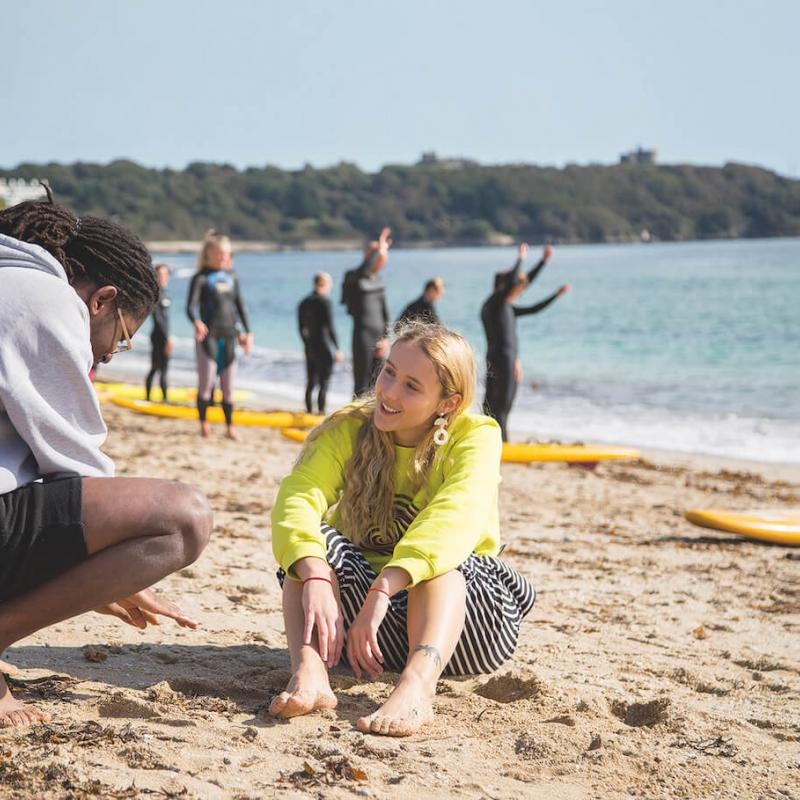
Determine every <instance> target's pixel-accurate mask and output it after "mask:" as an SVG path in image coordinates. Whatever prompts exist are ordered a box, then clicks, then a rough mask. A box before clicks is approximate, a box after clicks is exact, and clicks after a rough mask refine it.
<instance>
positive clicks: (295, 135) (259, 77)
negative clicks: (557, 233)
mask: <svg viewBox="0 0 800 800" xmlns="http://www.w3.org/2000/svg"><path fill="white" fill-rule="evenodd" d="M0 19H1V20H2V31H0V63H2V81H0V108H2V113H0V166H2V167H4V168H10V167H14V166H16V165H17V164H19V163H20V162H23V161H33V162H46V161H59V162H73V161H77V160H81V161H92V162H100V163H106V162H108V161H110V160H113V159H115V158H129V159H132V160H134V161H137V162H139V163H141V164H144V165H147V166H155V167H164V166H169V167H174V168H181V167H184V166H185V165H186V164H188V163H189V162H191V161H212V162H218V163H222V162H224V163H229V164H233V165H235V166H236V167H240V168H241V167H246V166H263V165H265V164H274V165H276V166H280V167H285V168H297V167H299V166H302V165H303V164H304V163H311V164H313V165H314V166H317V167H320V166H326V165H330V164H334V163H337V162H339V161H342V160H345V161H352V162H355V163H357V164H358V165H359V166H361V167H362V168H364V169H368V170H374V169H377V168H379V167H380V166H381V165H383V164H387V163H406V164H408V163H413V162H415V161H417V160H418V158H419V156H420V153H421V152H422V151H425V150H435V151H436V152H438V153H439V154H440V155H458V156H466V157H470V158H474V159H476V160H478V161H481V162H483V163H508V162H528V163H535V164H548V165H555V166H563V165H564V164H566V163H569V162H575V163H578V164H586V163H591V162H597V163H613V162H616V160H617V159H618V156H619V154H620V152H622V151H625V150H629V149H633V148H635V147H636V146H637V145H642V146H645V147H652V148H655V149H657V150H658V154H659V161H661V162H662V163H676V162H682V163H695V164H712V165H718V164H722V163H724V162H726V161H740V162H746V163H753V164H760V165H762V166H765V167H768V168H770V169H774V170H775V171H777V172H780V173H782V174H784V175H791V176H794V177H800V155H798V141H800V136H799V135H798V134H799V133H800V104H798V103H797V93H798V87H797V80H798V77H800V69H799V67H800V57H799V56H798V43H797V36H798V31H800V3H798V2H795V0H760V2H754V1H753V0H737V2H735V3H734V2H722V0H672V1H671V2H669V1H665V0H661V1H660V2H656V1H655V0H653V1H652V2H648V0H637V1H636V2H633V1H629V0H618V2H612V1H611V0H606V1H605V2H600V0H550V1H549V2H540V1H539V0H527V2H525V0H480V2H476V1H474V0H460V1H459V2H450V0H446V1H445V0H442V1H440V2H437V1H436V0H427V2H422V1H421V0H403V2H380V1H379V0H374V1H373V2H366V1H365V0H329V2H318V1H316V0H287V1H286V2H270V1H269V0H227V2H210V0H60V1H59V0H55V1H51V0H25V1H24V2H22V1H21V0H0Z"/></svg>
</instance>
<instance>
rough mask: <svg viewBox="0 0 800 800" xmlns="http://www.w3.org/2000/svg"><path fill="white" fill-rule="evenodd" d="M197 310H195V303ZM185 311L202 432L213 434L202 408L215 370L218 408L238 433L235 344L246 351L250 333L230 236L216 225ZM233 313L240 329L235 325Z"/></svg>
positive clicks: (211, 388)
mask: <svg viewBox="0 0 800 800" xmlns="http://www.w3.org/2000/svg"><path fill="white" fill-rule="evenodd" d="M196 308H197V309H199V314H195V309H196ZM186 314H187V315H188V317H189V319H190V320H191V322H192V325H194V333H195V351H196V354H197V411H198V414H199V416H200V433H201V435H202V436H204V437H206V438H207V437H209V436H210V435H211V426H210V424H209V423H208V420H207V419H206V412H207V410H208V407H209V405H211V398H212V394H213V391H214V382H215V380H216V376H217V375H219V378H220V383H221V384H222V411H223V413H224V414H225V423H226V426H227V436H228V438H229V439H237V438H238V436H237V435H236V431H235V429H234V426H233V388H234V387H233V383H234V378H235V376H236V344H237V342H238V343H239V344H240V345H241V346H242V347H243V348H244V352H245V354H247V355H249V354H250V351H251V350H252V347H253V334H252V332H251V330H250V325H249V323H248V321H247V312H246V311H245V308H244V303H243V301H242V297H241V294H240V291H239V282H238V280H237V279H236V275H235V274H234V272H233V255H232V252H231V241H230V239H229V238H228V237H227V236H222V235H220V234H218V233H216V231H213V230H212V231H209V232H208V233H207V234H206V237H205V239H204V240H203V247H202V249H201V250H200V255H199V256H198V259H197V273H196V274H195V275H194V277H193V278H192V282H191V283H190V284H189V295H188V298H187V301H186ZM237 317H238V319H239V320H241V323H242V326H243V328H244V332H240V331H239V329H238V328H237Z"/></svg>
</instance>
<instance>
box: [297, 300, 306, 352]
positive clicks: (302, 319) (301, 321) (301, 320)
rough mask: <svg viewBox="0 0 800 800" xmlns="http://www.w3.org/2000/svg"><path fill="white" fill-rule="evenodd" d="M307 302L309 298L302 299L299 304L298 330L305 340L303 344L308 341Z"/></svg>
mask: <svg viewBox="0 0 800 800" xmlns="http://www.w3.org/2000/svg"><path fill="white" fill-rule="evenodd" d="M307 303H308V301H307V300H302V301H301V302H300V304H299V305H298V306H297V330H298V331H299V332H300V338H301V339H302V340H303V344H307V343H308V327H307V326H306V305H307Z"/></svg>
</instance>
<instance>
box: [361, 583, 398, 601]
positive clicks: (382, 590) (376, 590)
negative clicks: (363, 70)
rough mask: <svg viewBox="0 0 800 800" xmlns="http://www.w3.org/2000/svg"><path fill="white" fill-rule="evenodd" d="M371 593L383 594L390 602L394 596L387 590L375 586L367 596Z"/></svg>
mask: <svg viewBox="0 0 800 800" xmlns="http://www.w3.org/2000/svg"><path fill="white" fill-rule="evenodd" d="M370 592H380V593H381V594H385V595H386V596H387V597H388V598H389V599H390V600H391V599H392V596H391V595H390V594H389V592H387V591H386V589H379V588H378V587H377V586H373V587H372V588H371V589H370V590H369V591H368V592H367V594H369V593H370Z"/></svg>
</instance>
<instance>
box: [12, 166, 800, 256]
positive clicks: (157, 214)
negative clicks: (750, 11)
mask: <svg viewBox="0 0 800 800" xmlns="http://www.w3.org/2000/svg"><path fill="white" fill-rule="evenodd" d="M0 177H7V178H11V177H16V178H26V179H29V180H30V179H34V178H43V179H46V180H47V181H49V183H50V185H51V186H52V187H53V189H54V192H55V196H56V199H57V200H58V201H60V202H62V203H64V204H66V205H68V206H70V207H71V208H73V209H74V210H75V211H76V212H78V213H80V214H97V215H101V216H112V217H114V218H116V219H118V220H120V221H121V222H123V223H124V224H126V225H127V226H129V227H130V228H132V229H133V230H135V231H136V232H137V233H138V234H139V235H140V236H142V237H143V238H145V239H148V240H180V239H199V238H200V237H201V236H202V234H203V233H204V232H205V231H206V230H207V229H208V228H211V227H213V228H216V229H217V230H219V231H220V232H225V233H228V234H229V235H230V236H232V237H233V238H234V239H236V240H257V241H273V242H278V243H283V244H287V245H298V244H301V243H302V242H305V241H309V240H319V239H328V240H337V239H338V240H344V239H360V238H363V237H365V236H372V235H374V234H375V232H376V231H377V230H379V229H380V228H381V227H382V226H383V225H389V226H391V228H392V231H393V236H394V238H395V239H396V240H398V241H400V242H401V243H402V242H406V243H413V242H423V241H434V242H438V243H443V244H480V243H488V242H492V241H497V240H498V237H501V236H510V237H513V238H515V239H526V240H528V241H530V242H542V241H553V242H610V241H625V240H631V239H638V238H640V237H641V236H642V235H643V232H645V231H646V232H647V234H649V236H650V237H651V238H653V239H659V240H664V241H672V240H681V239H706V238H728V237H762V236H763V237H767V236H797V235H800V180H792V179H789V178H784V177H781V176H779V175H777V174H775V173H773V172H769V171H767V170H764V169H761V168H759V167H753V166H746V165H741V164H727V165H725V166H724V167H721V168H716V167H697V166H687V165H671V166H670V165H664V166H662V165H615V166H567V167H565V168H563V169H556V168H549V167H537V166H531V165H506V166H482V165H479V164H475V163H470V162H455V163H452V162H437V163H432V164H426V163H420V164H417V165H415V166H386V167H384V168H383V169H381V170H380V171H379V172H375V173H367V172H362V171H361V170H360V169H359V168H358V167H357V166H355V165H353V164H348V163H341V164H339V165H337V166H334V167H327V168H324V169H314V168H313V167H310V166H307V167H305V168H304V169H302V170H299V171H288V170H282V169H278V168H276V167H269V166H267V167H263V168H262V167H259V168H256V167H251V168H249V169H245V170H237V169H235V168H234V167H231V166H229V165H225V164H206V163H194V164H190V165H189V166H188V167H187V168H186V169H184V170H172V169H163V170H159V169H149V168H146V167H142V166H140V165H138V164H135V163H133V162H131V161H114V162H112V163H110V164H107V165H99V164H87V163H76V164H69V165H63V164H52V163H51V164H21V165H19V166H18V167H16V168H15V169H13V170H0Z"/></svg>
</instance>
